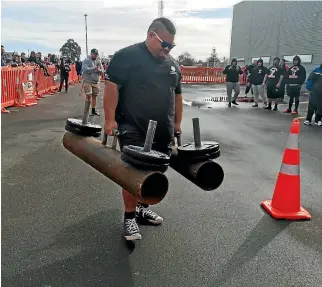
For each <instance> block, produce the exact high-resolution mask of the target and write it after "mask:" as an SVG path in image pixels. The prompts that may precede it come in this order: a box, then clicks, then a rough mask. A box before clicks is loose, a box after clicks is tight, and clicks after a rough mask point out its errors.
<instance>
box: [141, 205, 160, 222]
mask: <svg viewBox="0 0 322 287" xmlns="http://www.w3.org/2000/svg"><path fill="white" fill-rule="evenodd" d="M136 216H137V217H138V219H140V220H144V221H147V222H149V223H151V224H154V225H160V224H161V223H162V222H163V218H162V217H161V216H159V215H158V214H156V213H155V212H153V211H152V210H151V209H150V208H149V207H144V206H142V205H141V204H138V205H137V207H136Z"/></svg>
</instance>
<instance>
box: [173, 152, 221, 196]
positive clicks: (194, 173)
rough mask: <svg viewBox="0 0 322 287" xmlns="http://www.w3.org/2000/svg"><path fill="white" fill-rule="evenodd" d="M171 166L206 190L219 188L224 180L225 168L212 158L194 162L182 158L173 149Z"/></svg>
mask: <svg viewBox="0 0 322 287" xmlns="http://www.w3.org/2000/svg"><path fill="white" fill-rule="evenodd" d="M170 166H171V167H172V168H173V169H174V170H175V171H177V172H178V173H180V174H181V175H182V176H184V177H185V178H187V179H188V180H190V181H191V182H192V183H194V184H195V185H197V186H198V187H200V188H201V189H203V190H206V191H211V190H215V189H217V188H218V187H219V186H220V185H221V184H222V182H223V180H224V170H223V169H222V167H221V166H220V165H219V164H218V163H216V162H214V161H212V160H206V161H201V162H196V163H193V162H189V161H185V160H182V159H180V158H179V156H178V153H177V152H176V151H173V152H172V155H171V161H170Z"/></svg>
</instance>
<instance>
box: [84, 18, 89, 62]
mask: <svg viewBox="0 0 322 287" xmlns="http://www.w3.org/2000/svg"><path fill="white" fill-rule="evenodd" d="M84 16H85V33H86V57H87V56H88V45H87V14H85V15H84Z"/></svg>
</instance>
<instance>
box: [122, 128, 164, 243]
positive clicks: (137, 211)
mask: <svg viewBox="0 0 322 287" xmlns="http://www.w3.org/2000/svg"><path fill="white" fill-rule="evenodd" d="M122 129H124V130H127V131H128V132H127V133H126V134H124V135H122V136H121V137H120V138H119V143H120V147H121V149H122V147H123V146H125V145H135V146H144V141H145V137H144V136H143V135H142V134H141V133H139V132H134V131H133V127H127V126H126V127H125V126H124V127H122V126H121V127H120V126H119V130H122ZM129 130H130V131H129ZM153 148H154V147H153ZM122 196H123V203H124V233H125V235H124V236H125V239H126V240H139V239H141V238H142V236H141V234H140V230H139V226H138V224H137V220H136V219H138V220H140V221H145V222H149V223H151V224H154V225H160V224H161V223H162V222H163V218H162V217H161V216H159V215H158V214H156V213H155V212H153V211H152V210H151V209H150V208H149V205H146V204H144V203H139V200H138V199H137V198H136V197H134V196H133V195H132V194H130V193H129V192H128V191H126V190H124V189H123V190H122Z"/></svg>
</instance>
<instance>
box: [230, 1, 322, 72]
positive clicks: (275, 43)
mask: <svg viewBox="0 0 322 287" xmlns="http://www.w3.org/2000/svg"><path fill="white" fill-rule="evenodd" d="M294 54H306V55H307V54H313V59H312V64H306V63H305V64H304V66H306V67H307V68H308V70H311V69H312V68H313V67H315V66H317V65H319V64H321V62H322V1H243V2H241V3H238V4H236V5H235V6H234V11H233V23H232V32H231V50H230V56H231V58H233V57H236V58H245V63H246V64H248V63H250V62H251V60H252V58H255V57H265V56H270V57H271V59H270V63H272V61H273V58H274V57H275V56H279V57H281V58H283V57H284V56H290V55H294ZM241 64H242V63H241ZM266 65H268V64H266Z"/></svg>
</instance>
